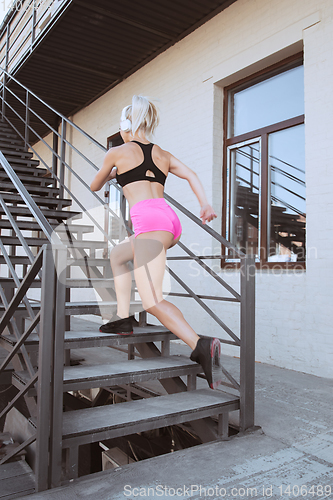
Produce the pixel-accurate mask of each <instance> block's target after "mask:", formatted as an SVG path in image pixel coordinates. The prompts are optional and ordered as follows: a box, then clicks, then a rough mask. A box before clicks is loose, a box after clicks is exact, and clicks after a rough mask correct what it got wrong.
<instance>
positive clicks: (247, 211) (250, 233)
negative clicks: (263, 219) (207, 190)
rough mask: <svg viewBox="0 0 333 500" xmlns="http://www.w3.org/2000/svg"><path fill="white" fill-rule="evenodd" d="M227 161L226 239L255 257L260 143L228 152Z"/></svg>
mask: <svg viewBox="0 0 333 500" xmlns="http://www.w3.org/2000/svg"><path fill="white" fill-rule="evenodd" d="M230 160H231V161H230V168H231V186H230V202H229V207H230V214H229V220H230V240H231V242H232V243H233V244H234V245H235V246H236V247H237V248H239V249H240V250H242V251H244V252H246V253H252V254H253V255H256V256H258V255H259V250H258V246H259V244H258V229H259V228H258V221H259V206H260V204H259V178H260V143H259V142H255V143H252V144H248V145H244V146H240V147H236V148H234V149H232V150H231V158H230Z"/></svg>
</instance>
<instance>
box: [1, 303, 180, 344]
mask: <svg viewBox="0 0 333 500" xmlns="http://www.w3.org/2000/svg"><path fill="white" fill-rule="evenodd" d="M84 307H86V306H84ZM0 311H1V308H0ZM176 338H177V337H176V336H175V335H174V334H173V333H171V332H170V331H169V330H167V329H166V328H165V327H164V326H160V325H152V326H135V327H134V328H133V334H132V335H118V334H116V333H102V332H100V331H98V330H97V328H96V331H79V332H74V331H68V332H65V347H66V348H67V349H76V348H78V347H100V346H110V347H111V346H120V345H127V344H137V343H143V342H158V341H161V340H172V339H176ZM0 339H4V340H5V341H6V343H8V344H10V345H15V343H16V338H15V337H14V336H10V335H0ZM38 341H39V338H38V335H36V334H35V333H32V334H31V335H30V336H29V338H28V339H27V340H26V342H25V346H26V347H34V346H37V344H38Z"/></svg>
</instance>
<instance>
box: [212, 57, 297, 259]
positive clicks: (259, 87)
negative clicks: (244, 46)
mask: <svg viewBox="0 0 333 500" xmlns="http://www.w3.org/2000/svg"><path fill="white" fill-rule="evenodd" d="M224 109H225V131H224V134H225V140H224V146H225V150H224V170H223V178H224V183H223V186H224V203H223V228H222V229H223V234H224V235H225V236H226V238H227V239H228V240H230V241H231V242H232V243H233V244H234V245H235V246H237V247H238V248H239V249H241V250H243V251H245V252H247V253H252V254H253V255H255V256H256V259H257V261H259V262H261V263H271V262H272V263H274V262H275V263H276V262H285V263H288V266H292V265H293V264H292V263H298V264H299V263H302V262H303V263H304V262H305V222H306V207H305V155H304V149H305V144H304V84H303V65H302V57H301V56H300V55H298V56H297V57H294V58H290V59H289V60H288V61H285V62H284V63H283V64H280V65H277V66H275V67H272V68H269V69H268V70H266V72H265V73H264V72H261V73H260V74H257V75H254V76H253V77H252V78H251V79H246V80H243V81H241V82H238V83H237V84H235V85H233V86H232V87H228V88H226V89H225V106H224ZM230 260H232V259H231V258H230V259H227V261H229V262H230ZM294 265H295V264H294Z"/></svg>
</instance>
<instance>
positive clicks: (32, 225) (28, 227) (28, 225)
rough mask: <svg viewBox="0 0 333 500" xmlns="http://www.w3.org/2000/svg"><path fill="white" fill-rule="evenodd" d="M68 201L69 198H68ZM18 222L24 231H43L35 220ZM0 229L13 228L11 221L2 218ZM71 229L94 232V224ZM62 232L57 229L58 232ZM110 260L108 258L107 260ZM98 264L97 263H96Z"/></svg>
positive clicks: (72, 226)
mask: <svg viewBox="0 0 333 500" xmlns="http://www.w3.org/2000/svg"><path fill="white" fill-rule="evenodd" d="M66 201H67V200H66ZM16 224H17V226H18V227H19V229H21V230H22V231H24V230H25V231H41V228H40V226H39V225H38V223H37V222H33V221H26V220H20V221H16ZM50 225H51V227H53V228H54V229H57V228H58V227H59V224H58V223H54V222H53V223H51V224H50ZM0 229H12V226H11V224H10V222H9V220H7V219H0ZM69 229H70V232H71V233H73V234H74V233H80V234H87V233H92V232H93V231H94V227H93V226H86V225H83V224H82V226H80V225H78V224H77V225H75V226H74V225H69ZM58 233H60V232H59V231H58V229H57V234H58ZM79 239H80V238H79ZM82 262H83V264H82V265H85V264H84V260H82ZM107 262H108V260H107ZM89 264H90V259H89ZM95 265H97V264H95Z"/></svg>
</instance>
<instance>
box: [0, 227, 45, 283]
mask: <svg viewBox="0 0 333 500" xmlns="http://www.w3.org/2000/svg"><path fill="white" fill-rule="evenodd" d="M0 239H2V237H1V236H0ZM41 283H42V282H41V280H39V279H35V280H34V281H33V282H32V283H31V285H30V287H31V288H40V287H41ZM1 284H2V285H4V286H5V287H6V288H17V285H16V284H15V281H14V280H13V278H3V277H1Z"/></svg>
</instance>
